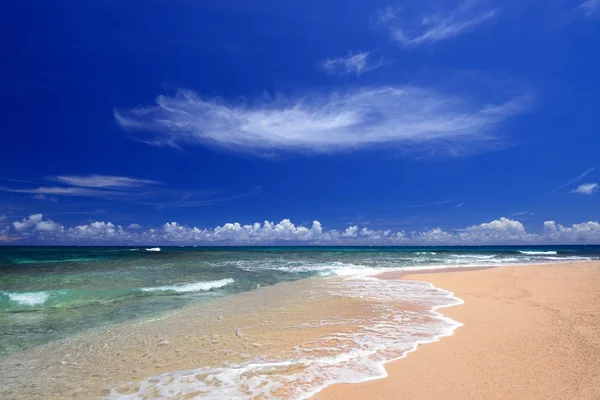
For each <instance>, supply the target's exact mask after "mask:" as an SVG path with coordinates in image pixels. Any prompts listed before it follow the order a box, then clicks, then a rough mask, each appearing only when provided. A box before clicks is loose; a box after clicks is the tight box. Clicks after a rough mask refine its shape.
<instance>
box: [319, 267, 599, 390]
mask: <svg viewBox="0 0 600 400" xmlns="http://www.w3.org/2000/svg"><path fill="white" fill-rule="evenodd" d="M388 277H389V276H388ZM404 279H412V280H422V281H428V282H431V283H433V284H434V285H435V286H437V287H440V288H444V289H447V290H451V291H453V292H455V293H456V295H457V296H458V297H460V298H462V299H463V300H465V303H464V304H462V305H459V306H455V307H451V308H445V309H442V310H440V311H441V312H442V313H443V314H444V315H446V316H448V317H451V318H453V319H455V320H457V321H460V322H462V323H463V324H464V326H463V327H460V328H458V330H457V331H456V332H455V333H454V335H453V336H450V337H445V338H442V339H441V341H439V342H436V343H431V344H426V345H422V346H420V347H419V348H418V350H417V351H415V352H413V353H410V354H409V355H408V356H407V357H406V358H405V359H402V360H397V361H394V362H392V363H388V364H387V365H386V369H387V371H388V374H389V376H388V377H387V378H385V379H380V380H375V381H370V382H365V383H362V384H353V385H348V384H340V385H333V386H330V387H328V388H326V389H325V390H324V391H322V392H321V393H319V394H318V395H317V396H316V398H317V399H320V400H324V399H327V400H332V399H599V398H600V336H599V335H598V332H599V331H600V287H599V285H600V263H599V262H585V263H569V264H554V265H535V266H518V267H503V268H495V269H487V270H477V271H468V270H467V271H451V272H438V273H425V274H411V275H407V276H405V277H404Z"/></svg>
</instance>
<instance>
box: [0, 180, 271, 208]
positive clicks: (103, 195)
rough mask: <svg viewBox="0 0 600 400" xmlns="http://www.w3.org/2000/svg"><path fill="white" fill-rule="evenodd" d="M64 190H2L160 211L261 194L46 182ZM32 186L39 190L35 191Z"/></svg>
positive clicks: (138, 183)
mask: <svg viewBox="0 0 600 400" xmlns="http://www.w3.org/2000/svg"><path fill="white" fill-rule="evenodd" d="M46 179H47V180H50V181H56V182H61V183H63V186H44V185H42V186H37V185H38V184H39V183H37V182H35V181H18V182H20V183H29V185H21V186H20V187H5V186H0V191H4V192H11V193H23V194H28V195H32V196H31V197H33V198H35V199H36V200H51V201H57V199H56V197H54V196H71V197H84V198H95V199H103V200H117V201H132V202H136V203H137V204H140V205H146V206H152V207H155V208H157V209H164V208H181V207H199V206H208V205H213V204H218V203H224V202H228V201H233V200H237V199H240V198H244V197H249V196H254V195H257V194H259V193H260V191H261V188H260V187H254V188H253V189H252V190H250V191H247V192H242V193H238V194H227V193H222V192H221V191H219V190H216V189H208V190H181V189H174V188H164V187H158V185H159V184H160V185H162V184H161V183H160V182H158V181H154V180H149V179H137V178H130V177H123V176H108V175H87V176H83V175H61V176H52V177H48V178H46ZM32 184H36V186H34V187H32Z"/></svg>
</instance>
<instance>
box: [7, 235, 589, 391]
mask: <svg viewBox="0 0 600 400" xmlns="http://www.w3.org/2000/svg"><path fill="white" fill-rule="evenodd" d="M597 259H600V246H492V247H436V248H433V247H197V248H195V247H161V248H145V247H0V367H2V368H0V369H3V370H4V371H8V370H9V369H10V371H12V372H11V373H12V374H13V375H11V376H12V378H11V377H9V376H8V375H6V374H7V373H8V372H5V373H0V386H4V387H5V389H3V390H7V392H5V393H3V392H2V390H0V394H3V395H2V396H1V397H3V398H4V397H6V398H12V397H14V396H15V393H18V395H19V396H22V395H26V394H27V395H28V396H31V397H35V394H36V392H35V390H43V391H48V390H51V388H50V386H51V385H50V386H48V381H42V380H41V379H42V378H41V377H42V376H43V373H42V374H39V373H36V376H38V375H39V376H40V378H39V379H40V381H39V383H38V386H36V384H30V385H29V389H28V390H31V392H29V393H26V392H23V391H21V387H20V385H19V383H18V381H19V379H26V378H28V379H29V378H31V377H27V376H25V377H21V378H15V377H17V375H18V374H16V373H15V372H14V371H17V370H23V371H26V370H27V368H30V369H35V368H38V369H40V370H48V371H54V372H53V374H54V375H53V376H54V377H55V378H56V377H60V376H61V375H60V374H61V373H64V381H61V380H60V379H58V378H57V379H54V380H56V381H57V382H58V383H60V385H59V386H60V388H59V387H58V386H57V388H56V390H57V391H63V390H69V389H68V388H69V387H71V386H72V387H73V389H72V390H83V389H82V388H85V387H88V389H86V390H88V392H85V393H87V394H89V396H87V395H82V397H89V398H95V397H97V396H100V395H102V396H107V397H110V398H132V399H133V398H152V397H153V396H154V397H156V398H160V397H174V398H182V397H183V396H186V395H187V396H188V397H189V398H307V397H310V396H311V395H312V394H314V393H316V392H318V391H319V390H321V389H322V388H323V387H325V386H327V385H330V384H332V383H336V382H360V381H364V380H368V379H375V378H379V377H382V376H385V370H384V368H383V365H384V364H385V363H386V362H388V361H390V360H393V359H397V358H400V357H403V356H405V355H406V354H407V352H409V351H412V350H414V349H415V348H416V346H417V345H418V344H420V343H425V342H428V341H433V340H437V339H438V338H439V337H441V336H445V335H449V334H452V332H453V331H454V329H456V328H457V327H459V326H460V322H457V321H452V320H450V319H447V318H445V317H443V316H442V315H441V314H439V313H438V312H437V311H436V310H437V309H438V308H440V307H445V306H451V305H455V304H459V303H460V302H461V300H460V299H459V298H457V297H455V296H454V295H453V294H452V293H450V292H447V291H445V290H443V289H439V288H435V287H433V286H432V285H430V284H428V283H425V282H411V281H397V280H386V279H376V278H375V275H377V274H380V273H383V272H391V271H410V270H419V269H443V268H450V267H459V268H473V267H487V266H490V267H495V266H502V265H512V264H531V263H548V262H560V261H578V260H581V261H583V260H597ZM282 310H283V311H282ZM286 310H287V311H286ZM292 311H293V312H292ZM140 327H143V329H142V328H140ZM102 343H103V346H104V347H102V350H97V351H94V350H93V349H94V348H96V347H97V346H100V344H102ZM175 347H176V348H175ZM176 350H178V351H176ZM138 353H139V354H138ZM84 354H85V356H84ZM90 354H92V356H91V355H90ZM124 354H128V356H124ZM143 354H149V355H147V356H144V359H143V358H139V359H138V358H137V357H138V355H139V357H142V356H141V355H143ZM174 355H175V356H174ZM151 359H152V361H148V360H151ZM74 365H76V366H77V367H74ZM50 366H53V367H52V368H56V370H52V369H51V368H50ZM99 366H102V370H103V371H106V370H107V369H109V370H111V371H115V374H114V375H111V374H109V373H106V372H104V373H103V374H98V373H95V372H94V371H96V369H98V368H100V367H99ZM69 368H70V369H69ZM96 372H97V371H96ZM23 374H24V375H27V372H23ZM30 375H32V374H30ZM90 377H94V378H90ZM32 379H33V378H32ZM5 381H6V382H5ZM8 381H10V382H11V384H10V385H8V384H7V383H8ZM34 381H35V379H34ZM82 382H87V383H85V384H84V383H82ZM86 385H87V386H86ZM36 388H37V389H36ZM15 390H16V392H15ZM46 393H47V392H46ZM64 394H65V392H60V394H59V395H57V396H58V397H57V398H59V397H61V396H62V395H64Z"/></svg>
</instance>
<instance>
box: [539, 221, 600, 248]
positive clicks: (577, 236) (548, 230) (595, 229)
mask: <svg viewBox="0 0 600 400" xmlns="http://www.w3.org/2000/svg"><path fill="white" fill-rule="evenodd" d="M544 237H545V238H546V239H548V240H550V241H555V242H559V243H600V224H599V223H598V222H596V221H588V222H583V223H581V224H573V225H572V226H570V227H569V226H563V225H560V224H557V223H556V222H554V221H546V222H544Z"/></svg>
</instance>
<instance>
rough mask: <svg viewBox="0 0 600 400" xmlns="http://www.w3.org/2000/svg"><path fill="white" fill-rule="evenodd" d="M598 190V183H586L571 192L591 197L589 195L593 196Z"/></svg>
mask: <svg viewBox="0 0 600 400" xmlns="http://www.w3.org/2000/svg"><path fill="white" fill-rule="evenodd" d="M597 190H598V184H597V183H584V184H582V185H579V186H577V187H576V188H575V189H573V190H571V192H573V193H579V194H588V195H589V194H593V193H594V192H595V191H597Z"/></svg>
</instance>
